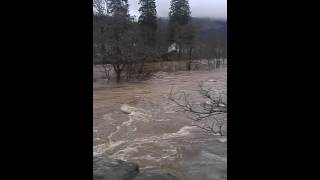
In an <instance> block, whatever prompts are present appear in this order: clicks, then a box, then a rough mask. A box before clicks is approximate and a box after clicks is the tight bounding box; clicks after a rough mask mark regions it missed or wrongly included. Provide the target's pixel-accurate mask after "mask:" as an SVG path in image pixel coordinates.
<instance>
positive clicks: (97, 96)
mask: <svg viewBox="0 0 320 180" xmlns="http://www.w3.org/2000/svg"><path fill="white" fill-rule="evenodd" d="M200 81H202V82H204V84H205V85H206V86H207V87H210V88H212V89H213V90H215V91H217V92H222V91H226V87H227V72H226V68H221V69H218V70H214V71H191V72H187V71H179V72H173V73H162V74H161V73H160V74H159V73H157V76H155V77H153V78H151V79H149V80H146V81H140V82H123V83H119V84H116V83H110V84H107V83H105V84H102V83H94V85H93V112H94V113H93V127H94V129H93V138H94V139H93V144H94V146H93V151H94V155H100V154H104V155H107V156H109V157H111V158H115V159H121V160H126V161H131V162H134V163H137V164H139V166H140V169H141V171H144V170H146V169H147V170H148V171H150V170H151V171H160V170H161V171H165V172H169V173H172V174H174V175H176V176H178V177H180V178H181V179H182V180H215V179H227V142H226V136H224V137H220V136H210V135H208V134H206V133H204V132H203V131H202V130H201V129H199V128H197V127H195V126H192V121H191V120H190V119H189V118H188V117H187V115H186V114H185V113H183V112H177V111H176V109H177V107H176V105H175V104H174V103H172V102H171V101H169V100H168V95H169V93H170V91H171V90H173V91H175V92H180V91H184V92H186V93H188V94H191V95H194V97H196V96H197V94H198V90H199V87H198V82H200Z"/></svg>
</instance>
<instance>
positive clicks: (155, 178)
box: [134, 173, 179, 180]
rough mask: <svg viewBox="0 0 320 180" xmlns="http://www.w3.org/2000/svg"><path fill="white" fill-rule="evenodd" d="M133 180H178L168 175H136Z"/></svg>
mask: <svg viewBox="0 0 320 180" xmlns="http://www.w3.org/2000/svg"><path fill="white" fill-rule="evenodd" d="M134 180H179V179H178V178H176V177H175V176H173V175H171V174H169V173H164V174H160V173H141V174H138V175H137V176H136V177H135V178H134Z"/></svg>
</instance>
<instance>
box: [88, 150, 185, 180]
mask: <svg viewBox="0 0 320 180" xmlns="http://www.w3.org/2000/svg"><path fill="white" fill-rule="evenodd" d="M93 180H179V179H178V178H176V177H175V176H173V175H171V174H169V173H159V172H143V173H139V166H138V165H137V164H134V163H131V162H125V161H121V160H116V159H111V158H108V157H106V156H95V157H93Z"/></svg>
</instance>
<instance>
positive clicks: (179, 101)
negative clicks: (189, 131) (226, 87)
mask: <svg viewBox="0 0 320 180" xmlns="http://www.w3.org/2000/svg"><path fill="white" fill-rule="evenodd" d="M199 88H200V89H199V94H200V95H201V97H202V98H203V100H204V101H203V102H202V103H195V102H192V100H191V98H190V94H186V93H185V92H179V93H173V91H172V89H171V91H170V95H169V100H171V101H172V102H174V103H175V104H176V105H177V106H178V111H182V112H186V113H188V115H189V118H190V119H192V120H193V125H194V126H197V127H199V128H201V129H203V130H205V131H206V132H208V133H210V134H213V135H221V136H223V135H225V133H224V131H223V130H224V129H226V125H227V124H226V123H227V122H226V115H227V103H226V96H227V95H226V94H225V93H221V94H219V95H218V96H217V95H216V94H215V93H214V91H213V90H212V89H206V88H204V86H203V83H199Z"/></svg>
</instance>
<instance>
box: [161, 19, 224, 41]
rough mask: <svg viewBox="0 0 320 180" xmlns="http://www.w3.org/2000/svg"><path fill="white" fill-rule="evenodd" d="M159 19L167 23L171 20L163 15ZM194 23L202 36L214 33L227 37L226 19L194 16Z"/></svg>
mask: <svg viewBox="0 0 320 180" xmlns="http://www.w3.org/2000/svg"><path fill="white" fill-rule="evenodd" d="M159 20H160V21H161V22H162V23H164V24H167V23H168V21H169V19H168V18H163V17H161V18H160V19H159ZM192 23H193V24H194V26H195V28H196V30H197V32H198V34H199V35H200V36H202V37H206V36H209V35H212V34H215V35H222V36H225V37H227V21H226V20H218V19H212V18H199V17H192Z"/></svg>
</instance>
